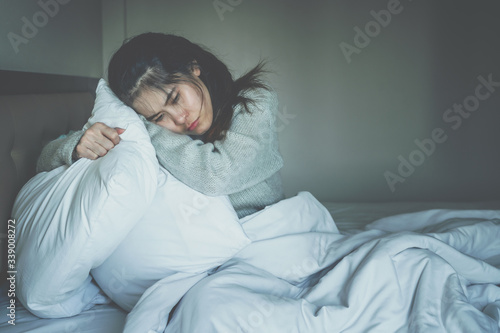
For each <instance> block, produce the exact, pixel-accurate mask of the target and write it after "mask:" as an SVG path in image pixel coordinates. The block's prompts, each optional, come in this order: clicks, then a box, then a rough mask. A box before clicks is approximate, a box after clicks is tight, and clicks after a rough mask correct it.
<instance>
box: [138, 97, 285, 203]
mask: <svg viewBox="0 0 500 333" xmlns="http://www.w3.org/2000/svg"><path fill="white" fill-rule="evenodd" d="M248 97H250V98H253V99H254V100H255V104H249V109H250V111H251V113H248V112H246V111H245V110H244V108H243V107H242V106H238V107H237V108H236V109H235V115H234V116H233V121H232V124H231V127H230V129H229V130H228V131H227V134H226V137H225V138H224V139H223V140H220V141H216V142H214V143H213V144H212V143H203V142H202V141H201V140H192V139H191V138H190V137H188V136H187V135H181V134H176V133H173V132H171V131H169V130H167V129H165V128H163V127H160V126H158V125H156V124H153V123H151V122H145V123H146V127H147V129H148V132H149V135H150V136H151V141H152V143H153V146H154V147H155V149H156V154H157V157H158V161H159V162H160V164H161V165H162V166H163V167H164V168H165V169H167V170H168V171H169V172H171V173H172V174H173V175H174V176H175V177H176V178H177V179H179V180H180V181H182V182H183V183H185V184H187V185H188V186H190V187H191V188H193V189H195V190H197V191H199V192H202V193H204V194H207V195H227V194H232V193H236V192H239V191H242V190H244V189H247V188H249V187H251V186H254V185H256V184H258V183H260V182H262V181H264V180H266V179H268V178H269V177H271V176H272V175H273V174H275V173H276V172H277V171H278V170H279V169H281V167H282V166H283V160H282V157H281V155H280V153H279V150H278V140H277V133H276V130H275V115H276V112H277V108H278V102H277V99H276V95H275V93H272V92H268V91H266V90H264V89H258V90H256V91H254V92H251V93H249V95H248Z"/></svg>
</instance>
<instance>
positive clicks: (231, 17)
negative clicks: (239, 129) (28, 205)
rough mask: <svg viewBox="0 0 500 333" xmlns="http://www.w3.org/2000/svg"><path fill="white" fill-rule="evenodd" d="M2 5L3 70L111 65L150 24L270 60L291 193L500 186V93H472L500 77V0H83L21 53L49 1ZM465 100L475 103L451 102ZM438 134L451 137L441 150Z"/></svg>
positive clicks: (472, 195)
mask: <svg viewBox="0 0 500 333" xmlns="http://www.w3.org/2000/svg"><path fill="white" fill-rule="evenodd" d="M43 1H47V2H49V1H53V0H43ZM43 1H42V2H43ZM59 1H61V2H64V1H63V0H59ZM65 1H67V0H65ZM101 2H102V7H101ZM214 3H216V4H222V5H221V6H224V5H225V7H220V8H225V11H224V12H221V11H223V10H224V9H219V12H218V11H217V10H216V8H215V7H214ZM0 7H1V10H0V33H1V35H2V36H3V37H2V39H1V41H0V69H12V70H24V71H36V72H45V73H59V74H72V75H90V76H93V77H100V76H101V75H105V69H106V65H107V62H108V61H109V57H110V56H111V54H112V53H113V52H114V51H115V50H116V49H117V48H118V47H119V46H120V45H121V42H122V40H123V39H124V38H125V37H130V36H133V35H136V34H138V33H141V32H146V31H162V32H169V33H176V34H180V35H183V36H185V37H187V38H189V39H190V40H192V41H194V42H197V43H200V44H203V45H205V46H207V47H208V48H210V49H211V50H213V51H214V53H215V54H216V55H218V56H219V57H220V58H221V59H222V60H223V61H225V62H226V63H227V64H228V66H229V68H230V69H232V70H233V73H234V74H235V76H238V75H240V74H242V73H243V72H244V71H246V70H247V69H250V68H251V67H252V66H253V65H255V64H256V63H257V61H258V60H259V59H260V58H261V57H264V58H267V59H269V60H270V67H271V69H272V70H274V72H275V74H274V75H272V76H270V77H269V79H270V81H271V84H272V85H273V86H274V87H275V89H276V90H277V92H278V95H279V99H280V117H279V120H278V122H279V125H280V127H279V130H280V132H279V136H280V147H281V152H282V154H283V157H284V159H285V167H284V168H283V170H282V175H283V180H284V185H285V190H286V193H287V195H288V196H291V195H294V194H295V193H297V192H298V191H301V190H308V191H311V192H312V193H313V194H314V195H315V196H316V197H317V198H319V199H320V200H337V201H349V200H356V201H377V200H461V199H464V200H482V199H491V198H499V197H500V195H499V191H498V188H500V176H499V175H498V170H499V169H500V150H499V149H497V148H496V146H497V143H498V142H500V131H498V126H497V124H498V123H499V120H500V115H499V106H500V91H494V92H489V91H488V90H485V88H481V89H479V90H478V92H479V94H480V96H482V97H481V98H483V99H484V100H478V99H477V98H475V97H474V94H475V93H476V87H477V86H478V85H479V84H480V81H478V77H480V76H482V77H484V78H488V76H489V75H492V78H493V81H495V82H499V81H500V68H499V66H500V62H499V61H498V59H500V47H499V43H498V42H497V39H498V37H497V36H498V32H499V31H500V21H499V20H498V19H497V18H496V17H495V15H496V14H497V13H498V12H499V9H500V5H499V4H498V2H494V1H486V0H479V1H474V2H472V1H465V0H459V1H452V0H443V1H432V0H420V1H410V0H401V2H397V1H395V0H375V1H356V2H354V1H348V0H338V1H320V0H312V1H299V0H287V1H285V0H267V1H266V0H254V1H249V0H217V1H201V0H189V1H186V0H184V1H182V0H141V1H139V0H102V1H98V0H87V1H83V0H72V1H69V3H68V4H65V5H60V8H59V12H58V13H57V14H56V15H54V16H53V17H50V18H48V21H47V22H46V24H45V25H44V26H43V27H40V28H39V29H38V32H37V34H36V36H33V38H29V39H28V43H27V44H20V45H19V52H17V53H16V52H15V50H14V48H13V47H12V45H11V43H10V42H9V40H8V33H9V32H13V33H16V34H18V35H20V36H22V26H23V24H24V23H23V21H22V18H23V17H26V18H27V19H28V20H29V21H30V22H33V15H35V14H36V13H37V12H39V11H40V10H41V7H40V6H39V5H38V4H37V2H36V1H8V0H0ZM388 7H390V9H391V10H392V11H393V14H391V20H390V22H389V21H388V19H387V16H383V17H382V19H385V20H386V22H385V23H384V24H383V25H385V26H381V25H380V24H379V25H378V26H377V24H374V23H373V22H375V18H374V16H373V15H372V14H371V11H375V13H379V11H380V10H382V9H385V10H387V8H388ZM101 16H102V24H101ZM39 23H40V22H39ZM41 23H43V22H41ZM367 24H368V26H367V27H368V28H371V29H375V30H370V31H371V32H370V33H371V36H372V37H370V40H369V41H368V40H366V39H364V40H363V38H362V37H359V36H356V35H357V32H356V30H354V29H355V28H356V27H359V28H360V29H362V30H365V27H366V25H367ZM377 27H378V28H377ZM342 43H344V44H342ZM356 43H357V44H356ZM360 43H361V44H360ZM347 44H349V45H350V46H347ZM365 44H366V45H365ZM356 45H357V48H356V49H354V47H356ZM341 46H342V47H344V49H346V48H347V49H348V51H350V52H352V54H350V57H349V58H350V59H349V60H350V61H348V59H347V58H346V56H345V55H344V53H343V52H342V48H341ZM493 88H494V89H498V90H500V87H493ZM493 88H492V89H493ZM464 101H467V102H468V103H471V104H470V105H469V106H468V108H469V109H471V110H474V111H470V112H469V111H466V110H465V111H461V112H462V114H463V115H464V116H461V115H460V114H459V113H456V112H454V111H453V110H451V111H448V109H450V108H451V109H453V107H454V105H455V104H457V105H459V104H461V103H463V102H464ZM476 102H479V104H478V105H476V104H474V103H476ZM443 116H446V117H447V118H446V119H443ZM459 121H460V123H458V122H459ZM440 129H441V132H439V130H440ZM436 131H438V132H436ZM432 133H435V135H434V136H435V139H436V140H438V141H440V142H439V143H435V144H434V149H431V150H429V149H430V148H432V147H431V146H430V144H429V140H428V139H429V138H431V137H432ZM436 133H437V134H439V135H436ZM415 140H420V141H419V142H426V143H427V144H426V145H425V146H424V148H419V147H418V145H417V144H416V143H415ZM425 147H427V148H425ZM426 149H427V155H429V156H427V155H426V154H425V152H424V151H423V150H426ZM402 160H404V161H408V160H411V161H412V162H414V164H420V163H421V164H420V165H418V166H408V165H406V166H405V165H404V163H406V162H401V161H402ZM408 163H409V162H408ZM398 169H399V170H398ZM387 177H389V178H390V179H391V180H392V182H393V185H392V188H391V186H389V184H388V182H387V179H386V178H387Z"/></svg>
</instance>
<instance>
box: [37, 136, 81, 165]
mask: <svg viewBox="0 0 500 333" xmlns="http://www.w3.org/2000/svg"><path fill="white" fill-rule="evenodd" d="M83 133H84V131H83V130H80V131H76V132H73V133H70V134H68V135H66V136H64V137H62V138H58V139H55V140H53V141H51V142H49V143H48V144H47V145H46V146H45V147H44V148H43V149H42V152H41V154H40V157H39V158H38V161H37V164H36V172H37V173H38V172H42V171H51V170H53V169H55V168H58V167H60V166H61V165H71V164H73V158H72V155H73V150H74V149H75V147H76V145H77V144H78V142H79V141H80V139H81V137H82V135H83Z"/></svg>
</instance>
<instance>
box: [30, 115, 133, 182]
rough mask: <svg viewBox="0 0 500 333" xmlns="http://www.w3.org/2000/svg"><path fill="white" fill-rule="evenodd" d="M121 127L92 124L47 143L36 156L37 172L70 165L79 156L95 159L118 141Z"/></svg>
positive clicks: (121, 131)
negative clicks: (37, 156) (38, 155)
mask: <svg viewBox="0 0 500 333" xmlns="http://www.w3.org/2000/svg"><path fill="white" fill-rule="evenodd" d="M123 131H125V130H124V129H122V128H111V127H108V126H106V125H105V124H103V123H99V122H98V123H95V124H92V126H90V127H89V128H88V129H87V130H85V131H84V130H81V131H77V132H74V133H71V132H70V134H68V135H67V136H65V137H62V138H59V139H56V140H54V141H52V142H50V143H49V144H47V145H46V146H45V147H44V148H43V150H42V153H41V155H40V157H39V158H38V163H37V172H42V171H50V170H53V169H55V168H57V167H59V166H61V165H64V164H66V165H71V164H73V162H74V161H76V160H78V159H80V158H82V157H83V158H88V159H91V160H95V159H97V158H99V157H102V156H104V155H106V154H107V153H108V151H109V150H111V149H113V148H114V147H115V146H116V145H117V144H118V143H119V142H120V134H122V133H123Z"/></svg>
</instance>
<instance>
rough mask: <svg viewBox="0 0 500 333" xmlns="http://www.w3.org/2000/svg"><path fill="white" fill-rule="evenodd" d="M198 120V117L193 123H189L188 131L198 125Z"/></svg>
mask: <svg viewBox="0 0 500 333" xmlns="http://www.w3.org/2000/svg"><path fill="white" fill-rule="evenodd" d="M199 121H200V118H198V119H196V120H195V121H193V123H192V124H191V125H189V127H188V131H192V130H194V129H195V128H196V126H198V122H199Z"/></svg>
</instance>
